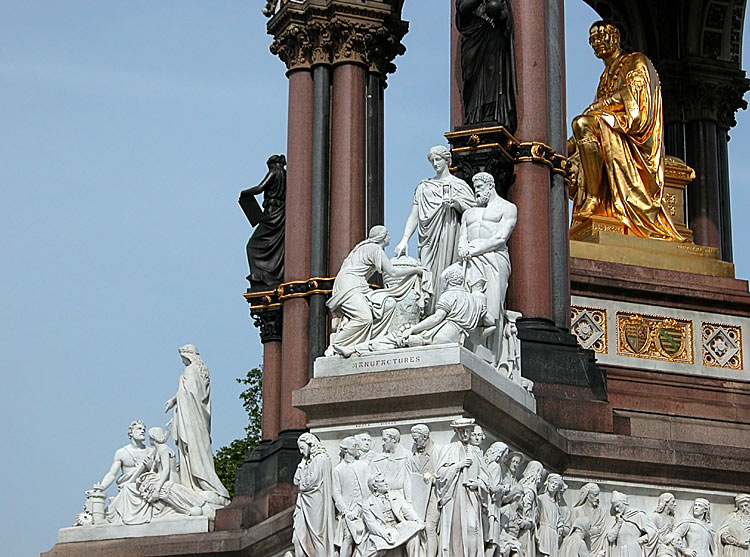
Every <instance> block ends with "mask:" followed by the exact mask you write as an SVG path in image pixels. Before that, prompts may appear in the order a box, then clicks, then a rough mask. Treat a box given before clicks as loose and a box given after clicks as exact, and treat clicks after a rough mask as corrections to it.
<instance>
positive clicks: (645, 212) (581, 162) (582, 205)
mask: <svg viewBox="0 0 750 557" xmlns="http://www.w3.org/2000/svg"><path fill="white" fill-rule="evenodd" d="M589 43H590V44H591V47H592V48H593V50H594V53H595V54H596V57H597V58H600V59H601V60H602V61H603V62H604V72H603V73H602V75H601V77H600V78H599V86H598V88H597V90H596V99H595V100H594V102H593V103H592V104H591V105H590V106H589V107H588V108H587V109H586V110H584V112H583V114H582V115H580V116H577V117H576V118H575V119H574V120H573V126H572V127H573V137H572V138H571V139H570V140H569V143H568V154H569V155H572V157H571V162H572V164H573V169H574V172H573V174H574V176H573V188H572V192H571V195H572V197H573V219H574V220H577V221H583V220H585V219H587V218H589V217H592V216H607V217H612V218H615V219H617V220H619V221H620V222H622V224H623V225H624V226H625V228H626V233H627V234H633V235H635V236H641V237H645V238H661V239H667V240H674V241H684V238H682V236H680V234H679V233H678V232H677V230H676V229H675V226H674V223H673V222H672V219H671V218H670V217H669V214H668V213H667V211H666V210H665V207H664V205H662V193H663V190H664V116H663V112H662V100H661V85H660V84H659V76H658V74H657V73H656V69H655V68H654V65H653V64H652V63H651V60H649V59H648V58H647V57H646V56H645V55H644V54H642V53H640V52H633V53H631V54H627V53H625V52H623V51H622V49H621V48H620V33H619V31H618V30H617V28H616V27H615V26H614V25H612V24H610V23H605V22H603V21H597V22H595V23H594V24H593V25H592V26H591V28H590V30H589Z"/></svg>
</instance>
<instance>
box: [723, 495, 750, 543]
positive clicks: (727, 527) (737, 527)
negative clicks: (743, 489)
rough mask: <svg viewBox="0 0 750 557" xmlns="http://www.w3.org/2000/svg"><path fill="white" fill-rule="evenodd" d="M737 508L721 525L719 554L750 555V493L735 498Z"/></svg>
mask: <svg viewBox="0 0 750 557" xmlns="http://www.w3.org/2000/svg"><path fill="white" fill-rule="evenodd" d="M734 505H735V510H734V512H733V513H731V514H730V515H729V516H727V517H726V518H725V519H724V520H723V521H722V523H721V524H720V525H719V529H718V531H717V536H718V540H717V541H718V547H717V550H718V555H723V557H748V555H750V495H748V494H746V493H743V494H741V495H737V497H735V499H734Z"/></svg>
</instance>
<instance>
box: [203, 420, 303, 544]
mask: <svg viewBox="0 0 750 557" xmlns="http://www.w3.org/2000/svg"><path fill="white" fill-rule="evenodd" d="M301 433H303V431H298V430H287V431H282V432H281V433H280V434H279V436H278V437H277V438H276V439H273V440H264V441H261V442H260V444H259V445H258V446H257V447H256V448H255V449H254V450H253V451H251V452H250V453H249V454H248V455H247V457H245V463H244V464H243V465H242V466H240V467H239V468H238V469H237V475H236V478H235V487H234V493H235V495H234V498H233V499H232V503H231V504H230V505H229V506H228V507H226V508H224V509H219V510H218V511H217V512H216V530H235V529H240V528H249V527H250V526H253V525H255V524H257V523H259V522H261V521H263V520H266V519H267V518H268V517H270V516H273V515H274V514H277V513H279V512H281V511H283V510H284V509H287V508H289V507H292V506H294V501H295V498H296V496H297V488H296V487H295V486H294V484H293V479H294V472H295V470H296V469H297V465H298V464H299V461H300V458H301V457H300V453H299V449H298V448H297V437H299V435H300V434H301Z"/></svg>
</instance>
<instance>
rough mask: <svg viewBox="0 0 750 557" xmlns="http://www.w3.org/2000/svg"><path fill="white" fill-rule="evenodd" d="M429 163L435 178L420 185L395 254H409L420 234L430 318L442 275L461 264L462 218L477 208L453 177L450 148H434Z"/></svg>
mask: <svg viewBox="0 0 750 557" xmlns="http://www.w3.org/2000/svg"><path fill="white" fill-rule="evenodd" d="M427 159H428V160H429V161H430V164H432V167H433V168H434V169H435V177H434V178H427V179H425V180H422V181H421V182H419V184H418V185H417V189H416V191H415V192H414V204H413V205H412V208H411V213H409V217H408V218H407V219H406V226H405V227H404V236H403V238H402V239H401V241H400V242H399V243H398V245H397V246H396V250H395V253H396V256H397V257H398V256H400V255H405V254H406V251H407V245H408V242H409V238H411V236H412V234H414V231H415V230H417V232H418V236H417V251H418V252H419V262H420V264H421V265H422V266H423V267H424V268H425V269H427V271H428V273H427V274H426V275H425V277H424V279H425V280H423V286H424V288H425V290H426V291H427V292H428V293H429V294H430V299H429V301H428V302H427V307H426V308H425V314H426V315H430V314H431V313H433V311H434V309H435V303H436V301H437V300H438V298H440V294H441V292H442V285H441V284H440V277H441V275H442V273H443V271H444V270H445V269H446V268H448V266H449V265H451V263H454V262H455V261H457V260H458V230H459V226H460V224H461V222H460V221H461V214H462V213H463V212H464V211H466V210H467V209H468V208H469V207H472V206H473V205H474V193H473V192H472V191H471V188H470V187H469V185H468V184H467V183H466V182H464V181H463V180H461V179H460V178H456V177H455V176H453V175H452V174H451V173H450V169H449V166H450V162H451V153H450V151H449V150H448V148H447V147H444V146H442V145H436V146H435V147H432V148H431V149H430V151H429V153H428V154H427Z"/></svg>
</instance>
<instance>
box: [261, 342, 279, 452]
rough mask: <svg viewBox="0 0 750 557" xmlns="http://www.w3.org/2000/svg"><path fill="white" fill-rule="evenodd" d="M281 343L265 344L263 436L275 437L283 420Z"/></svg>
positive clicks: (263, 437) (266, 437)
mask: <svg viewBox="0 0 750 557" xmlns="http://www.w3.org/2000/svg"><path fill="white" fill-rule="evenodd" d="M280 394H281V343H280V342H278V341H275V340H274V341H268V342H266V343H265V344H263V415H262V416H261V424H260V429H261V438H262V439H273V438H274V437H276V436H277V435H278V434H279V431H280V427H279V423H280V420H281V415H280V410H281V400H280Z"/></svg>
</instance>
